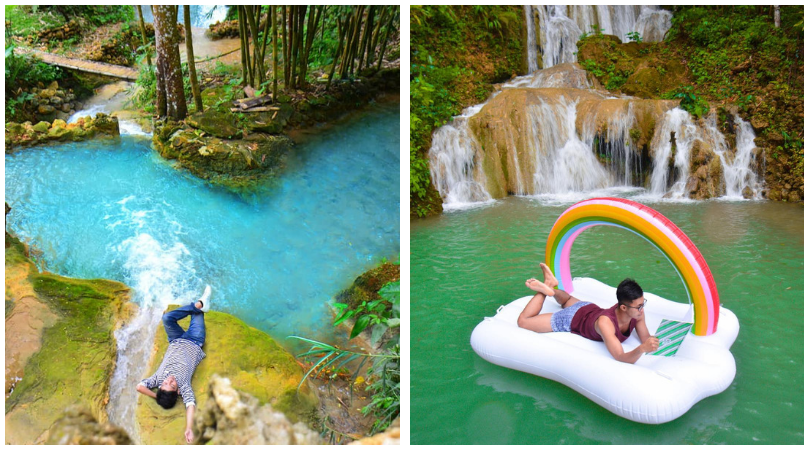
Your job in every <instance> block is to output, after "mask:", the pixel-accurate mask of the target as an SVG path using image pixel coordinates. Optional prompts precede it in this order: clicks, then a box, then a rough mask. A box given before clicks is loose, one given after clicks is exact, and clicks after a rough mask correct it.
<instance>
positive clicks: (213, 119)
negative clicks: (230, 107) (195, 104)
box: [186, 109, 240, 139]
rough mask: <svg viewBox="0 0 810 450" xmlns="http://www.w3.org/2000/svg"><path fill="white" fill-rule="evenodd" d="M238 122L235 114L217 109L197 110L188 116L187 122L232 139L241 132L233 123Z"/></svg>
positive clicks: (199, 128) (200, 128) (197, 127)
mask: <svg viewBox="0 0 810 450" xmlns="http://www.w3.org/2000/svg"><path fill="white" fill-rule="evenodd" d="M236 122H237V117H236V115H235V114H232V113H229V112H228V113H225V112H220V111H217V110H215V109H208V110H205V111H203V112H197V113H194V114H192V115H190V116H188V118H186V123H187V124H189V125H191V126H192V127H194V128H196V129H198V130H201V131H204V132H206V133H208V134H210V135H211V136H216V137H218V138H223V139H231V138H233V137H236V136H237V135H238V134H240V133H239V129H238V128H236V127H235V126H234V125H233V124H234V123H236Z"/></svg>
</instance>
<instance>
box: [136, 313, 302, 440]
mask: <svg viewBox="0 0 810 450" xmlns="http://www.w3.org/2000/svg"><path fill="white" fill-rule="evenodd" d="M174 308H176V306H170V307H169V310H171V309H174ZM189 321H190V319H189V318H185V319H183V320H181V321H180V325H181V326H182V327H183V328H184V329H186V328H188V323H189ZM158 328H159V329H158V331H157V333H156V336H155V348H154V353H153V357H152V362H151V364H150V367H149V370H147V371H145V372H144V374H143V375H144V378H146V377H148V376H151V375H152V374H153V373H154V372H155V371H156V370H157V368H158V367H159V366H160V363H161V361H162V360H163V356H164V354H165V353H166V348H167V347H168V342H167V337H166V331H165V330H164V329H163V327H158ZM205 328H206V341H205V346H204V347H203V350H204V351H205V353H206V357H205V359H203V360H202V362H201V363H200V365H199V366H197V370H196V371H195V372H194V377H193V378H192V380H191V383H192V386H193V388H194V395H195V396H196V399H197V409H198V411H200V413H201V414H202V412H203V411H202V410H201V408H202V406H203V405H206V404H207V402H208V399H209V398H210V397H211V391H210V390H209V389H208V385H209V383H210V382H211V381H212V380H213V379H214V374H218V375H220V376H222V377H227V378H228V379H229V380H230V382H231V384H232V386H233V387H234V388H235V389H238V390H239V391H241V392H244V393H246V394H249V395H250V396H252V397H255V398H256V399H257V402H258V404H260V405H264V404H270V405H271V406H272V407H273V409H274V410H275V411H280V412H282V413H284V414H286V416H287V417H289V419H290V421H292V422H305V423H314V422H315V419H316V414H317V412H316V406H317V404H318V401H317V398H316V397H315V394H314V393H312V392H311V391H310V390H309V388H308V386H307V383H304V384H303V385H302V386H301V389H300V390H297V387H298V384H299V383H300V382H301V379H302V378H303V376H304V371H303V369H302V368H301V366H299V365H298V363H297V362H296V360H295V358H294V357H293V356H292V355H291V354H290V353H288V352H287V351H286V350H284V349H283V348H282V347H281V346H280V345H278V343H276V342H275V341H274V340H273V338H271V337H270V336H268V335H267V334H265V333H263V332H261V331H259V330H257V329H255V328H251V327H249V326H247V325H246V324H245V323H244V322H242V321H241V320H239V319H237V318H235V317H233V316H231V315H228V314H225V313H219V312H214V311H211V312H208V313H206V315H205ZM136 420H137V423H138V427H139V430H140V431H139V433H140V442H141V443H143V444H183V443H185V442H184V436H183V432H184V430H185V420H186V419H185V407H184V406H183V404H182V401H180V400H178V403H177V406H175V407H174V408H172V409H170V410H166V409H163V408H162V407H161V406H160V405H158V404H157V402H155V400H153V399H151V398H148V397H146V396H142V395H141V396H139V399H138V406H137V411H136ZM195 434H199V433H198V430H195ZM198 438H199V436H198ZM209 439H210V437H209Z"/></svg>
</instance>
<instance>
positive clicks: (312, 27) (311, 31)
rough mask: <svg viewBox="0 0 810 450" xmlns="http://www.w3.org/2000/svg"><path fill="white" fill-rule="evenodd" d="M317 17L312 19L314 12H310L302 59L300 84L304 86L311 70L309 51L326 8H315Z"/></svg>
mask: <svg viewBox="0 0 810 450" xmlns="http://www.w3.org/2000/svg"><path fill="white" fill-rule="evenodd" d="M314 8H316V13H315V17H314V18H313V17H312V10H310V11H309V20H307V36H306V42H304V48H303V50H304V52H303V57H302V58H301V74H300V75H299V77H300V78H299V79H298V84H303V83H304V82H305V81H306V78H307V71H308V69H309V51H310V50H311V49H312V41H313V40H314V39H315V33H316V32H317V31H318V21H319V20H320V18H321V14H322V13H323V10H324V8H326V7H325V6H315V7H314Z"/></svg>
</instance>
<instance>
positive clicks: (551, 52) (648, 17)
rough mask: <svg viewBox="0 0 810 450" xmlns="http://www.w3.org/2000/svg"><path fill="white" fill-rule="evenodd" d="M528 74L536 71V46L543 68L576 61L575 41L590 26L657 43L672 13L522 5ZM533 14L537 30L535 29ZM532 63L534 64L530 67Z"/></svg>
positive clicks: (655, 9)
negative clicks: (524, 20)
mask: <svg viewBox="0 0 810 450" xmlns="http://www.w3.org/2000/svg"><path fill="white" fill-rule="evenodd" d="M524 11H525V13H526V29H527V33H526V35H527V41H528V42H527V45H526V47H527V49H528V51H527V52H528V53H527V58H528V60H529V73H532V72H534V71H535V70H537V65H538V64H537V60H538V58H539V56H538V55H537V49H538V46H539V47H540V51H541V52H542V61H543V68H545V69H547V68H549V67H552V66H554V65H557V64H562V63H566V62H576V61H577V57H576V55H575V53H576V52H577V45H576V44H577V41H578V40H579V38H580V36H582V34H583V33H592V32H593V27H596V28H597V29H599V30H602V33H603V34H610V35H614V36H618V37H619V38H620V39H621V40H622V42H629V41H630V38H628V37H627V34H628V33H632V32H638V33H639V35H640V36H641V38H642V40H643V41H644V42H659V41H661V40H662V39H663V37H664V35H665V34H666V32H667V30H669V27H670V25H671V20H672V13H670V12H669V11H665V10H661V9H659V8H658V7H657V6H630V5H621V6H605V5H599V6H587V5H570V6H542V5H541V6H524ZM535 15H536V19H537V23H538V24H539V30H536V29H535ZM533 62H534V64H533Z"/></svg>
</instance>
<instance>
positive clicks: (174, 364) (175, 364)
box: [137, 286, 211, 444]
mask: <svg viewBox="0 0 810 450" xmlns="http://www.w3.org/2000/svg"><path fill="white" fill-rule="evenodd" d="M210 296H211V286H205V292H203V295H202V297H200V299H199V300H198V301H196V302H194V303H189V304H188V305H186V306H183V307H180V308H177V309H175V310H173V311H169V312H167V313H165V314H163V327H164V328H165V329H166V335H167V336H168V337H169V348H168V349H167V350H166V355H165V356H163V362H161V363H160V367H158V370H157V372H155V374H154V375H152V376H151V377H149V378H146V379H144V380H141V382H140V383H138V388H137V389H138V392H140V393H141V394H144V395H147V396H149V397H152V398H154V399H155V400H157V403H158V405H160V406H162V407H163V408H165V409H171V408H173V407H174V405H175V403H177V395H178V393H179V394H180V395H181V396H182V397H183V403H185V405H186V432H185V437H186V442H187V443H189V444H190V443H191V441H192V440H193V439H194V432H193V431H192V430H191V425H192V423H194V409H195V408H196V406H197V400H196V398H195V397H194V390H193V389H192V388H191V377H192V375H194V370H195V369H197V365H199V364H200V361H202V360H203V358H205V353H204V352H203V351H202V346H203V344H204V343H205V313H206V312H208V310H209V309H211V302H210V301H209V300H208V298H209V297H210ZM188 315H190V316H191V323H190V324H189V326H188V330H183V328H182V327H181V326H180V325H178V324H177V321H178V320H180V319H182V318H184V317H186V316H188ZM155 388H158V390H157V393H155V392H154V391H152V389H155Z"/></svg>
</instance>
